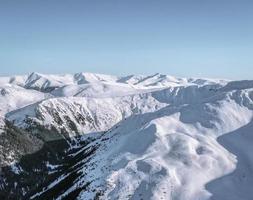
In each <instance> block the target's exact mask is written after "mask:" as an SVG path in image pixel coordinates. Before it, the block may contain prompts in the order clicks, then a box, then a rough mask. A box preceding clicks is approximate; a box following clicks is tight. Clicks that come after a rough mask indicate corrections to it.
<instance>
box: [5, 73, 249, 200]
mask: <svg viewBox="0 0 253 200" xmlns="http://www.w3.org/2000/svg"><path fill="white" fill-rule="evenodd" d="M252 117H253V81H250V80H242V81H231V80H221V79H207V78H176V77H172V76H168V75H162V74H154V75H150V76H143V75H130V76H125V77H117V76H110V75H102V74H93V73H77V74H74V75H72V74H65V75H46V74H39V73H32V74H30V75H25V76H12V77H0V199H43V200H45V199H46V200H48V199H58V200H62V199H79V200H90V199H91V200H93V199H102V200H104V199H106V200H107V199H111V200H118V199H119V200H128V199H129V200H130V199H131V200H141V199H142V200H149V199H152V200H158V199H159V200H161V199H163V200H208V199H212V200H252V199H253V189H252V186H253V153H252V152H253V118H252Z"/></svg>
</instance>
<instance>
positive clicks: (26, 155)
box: [0, 122, 97, 200]
mask: <svg viewBox="0 0 253 200" xmlns="http://www.w3.org/2000/svg"><path fill="white" fill-rule="evenodd" d="M39 128H40V129H39V130H36V129H33V130H29V131H25V130H21V129H18V128H17V127H15V126H13V124H11V123H10V122H7V126H6V128H5V132H4V133H3V134H2V135H0V137H1V138H0V145H1V146H2V147H3V148H2V149H6V152H7V151H8V152H14V153H13V154H15V160H18V162H17V163H15V164H13V165H9V166H8V165H6V163H4V161H6V159H7V158H6V156H7V155H6V152H1V169H0V199H3V200H5V199H6V200H7V199H8V200H9V199H13V200H14V199H15V200H17V199H21V200H22V199H30V198H31V197H32V196H33V197H34V199H54V198H56V197H58V196H59V195H61V194H62V193H63V192H64V191H66V190H67V189H68V188H70V187H71V186H72V185H73V183H74V182H75V181H76V180H77V179H78V178H80V176H81V174H80V172H79V170H80V169H81V167H82V164H83V162H82V164H80V163H79V162H80V161H85V160H86V159H87V160H88V158H89V156H91V155H92V154H93V153H95V151H96V149H97V146H95V145H93V146H92V145H89V146H87V145H88V144H90V143H91V142H93V141H94V139H90V138H86V139H85V140H82V139H81V137H77V138H74V141H76V146H75V148H69V141H67V140H65V139H58V140H52V141H47V142H45V141H43V139H41V138H40V137H39V136H40V135H38V132H42V131H43V130H42V127H39ZM44 131H45V132H46V131H47V132H48V130H46V129H45V130H44ZM72 141H73V140H72ZM60 176H65V178H64V179H62V180H60V181H58V182H57V184H55V185H54V186H53V187H51V188H48V186H49V185H50V183H52V182H53V181H55V180H56V179H58V178H59V177H60ZM88 185H89V183H86V184H84V185H83V186H82V187H80V188H77V189H76V190H74V191H72V192H70V193H69V194H68V195H67V196H65V197H64V199H74V198H75V197H76V196H78V194H79V193H80V192H81V191H82V190H85V187H87V186H88ZM41 191H44V192H43V193H42V194H41V195H40V196H34V195H36V194H37V193H38V192H41Z"/></svg>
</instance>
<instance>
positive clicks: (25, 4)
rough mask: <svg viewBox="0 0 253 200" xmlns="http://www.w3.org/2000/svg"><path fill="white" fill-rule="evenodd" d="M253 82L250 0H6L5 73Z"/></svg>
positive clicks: (2, 3) (1, 57)
mask: <svg viewBox="0 0 253 200" xmlns="http://www.w3.org/2000/svg"><path fill="white" fill-rule="evenodd" d="M33 71H36V72H41V73H74V72H81V71H88V72H96V73H106V74H115V75H126V74H152V73H156V72H159V73H164V74H170V75H174V76H184V77H185V76H186V77H190V76H194V77H199V76H204V77H221V78H232V79H253V1H252V0H248V1H246V0H173V1H172V0H80V1H79V0H68V1H67V0H0V75H1V76H3V75H10V74H25V73H29V72H33Z"/></svg>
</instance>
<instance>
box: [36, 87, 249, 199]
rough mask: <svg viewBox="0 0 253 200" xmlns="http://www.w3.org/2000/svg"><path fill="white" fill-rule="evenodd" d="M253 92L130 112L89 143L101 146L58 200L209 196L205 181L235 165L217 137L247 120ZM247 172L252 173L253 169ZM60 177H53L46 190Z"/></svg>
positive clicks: (54, 185)
mask: <svg viewBox="0 0 253 200" xmlns="http://www.w3.org/2000/svg"><path fill="white" fill-rule="evenodd" d="M252 93H253V89H250V90H243V91H231V92H228V93H226V94H225V95H217V96H215V97H213V98H211V99H209V102H202V103H196V104H184V105H168V106H166V107H164V108H162V109H160V110H157V111H155V112H148V113H143V114H137V115H134V116H130V117H129V118H127V119H126V120H124V121H121V122H119V123H118V124H117V125H115V126H114V127H112V129H110V130H109V131H108V132H106V133H104V134H103V135H102V137H99V138H98V139H97V140H96V141H94V143H91V144H90V146H92V145H95V146H96V145H97V144H99V145H100V146H99V148H98V149H97V150H96V152H95V153H94V154H92V155H91V156H90V157H87V158H86V159H84V160H82V161H81V162H80V163H79V164H77V166H79V167H78V171H77V172H76V173H78V174H80V175H79V176H78V178H76V179H75V181H74V184H73V185H70V186H69V188H68V189H67V190H66V191H65V192H62V193H61V194H59V196H58V197H57V199H63V198H67V197H69V195H70V194H73V193H75V194H76V192H77V191H79V192H78V193H77V194H79V195H78V197H77V199H95V198H96V197H97V198H98V197H100V198H101V199H133V200H138V199H171V200H175V199H177V200H185V199H188V200H196V199H199V200H204V199H210V197H211V195H212V194H211V193H210V191H209V190H207V189H206V184H207V183H209V182H210V181H212V180H214V179H216V178H218V177H220V176H223V175H225V174H229V173H231V172H233V170H235V169H236V163H237V158H236V157H235V156H234V155H233V154H231V153H230V152H229V151H227V150H226V149H225V148H224V147H222V146H221V145H220V144H219V143H218V142H217V141H216V138H217V137H218V136H220V135H224V134H226V133H230V132H232V131H235V130H237V129H238V128H240V127H243V126H245V125H247V124H248V123H251V120H252V116H253V111H252V108H253V107H252V106H253V99H252V98H250V96H251V97H252ZM241 150H242V153H243V151H247V148H242V149H241ZM245 153H246V152H245ZM248 164H250V163H247V162H246V163H244V165H245V166H247V165H248ZM245 173H246V174H244V176H245V177H250V176H251V174H252V170H250V169H249V170H248V171H245ZM64 177H68V174H65V175H64ZM61 181H62V180H61V178H59V179H56V180H55V181H54V182H52V183H51V184H50V185H49V187H47V189H44V192H47V190H50V189H52V188H54V187H57V186H58V184H60V182H61ZM242 181H243V180H242ZM248 183H249V184H252V183H253V182H248ZM229 184H235V183H233V181H230V182H229ZM236 184H238V185H239V184H240V183H236ZM78 188H85V189H83V190H81V191H80V190H78ZM239 189H240V188H239ZM241 189H242V188H241ZM44 192H43V191H42V192H40V193H37V194H35V195H34V196H33V197H34V198H39V197H40V196H41V197H43V194H44ZM236 193H240V192H239V191H237V192H236ZM220 199H222V200H229V198H226V196H221V198H220ZM247 200H248V199H247Z"/></svg>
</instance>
